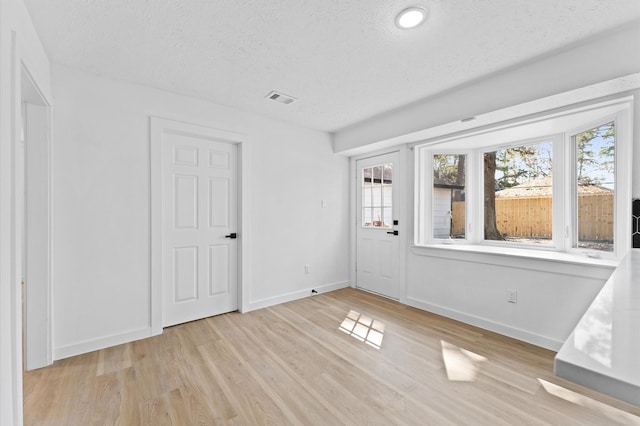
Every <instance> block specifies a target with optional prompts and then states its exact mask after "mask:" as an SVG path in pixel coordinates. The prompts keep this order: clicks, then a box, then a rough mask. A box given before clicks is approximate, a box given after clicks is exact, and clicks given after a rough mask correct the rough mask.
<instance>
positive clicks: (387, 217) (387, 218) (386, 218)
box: [382, 207, 393, 228]
mask: <svg viewBox="0 0 640 426" xmlns="http://www.w3.org/2000/svg"><path fill="white" fill-rule="evenodd" d="M382 226H384V227H385V228H391V227H392V226H393V209H392V208H391V207H385V208H384V209H383V210H382Z"/></svg>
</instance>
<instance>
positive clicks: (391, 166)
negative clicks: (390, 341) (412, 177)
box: [356, 152, 400, 299]
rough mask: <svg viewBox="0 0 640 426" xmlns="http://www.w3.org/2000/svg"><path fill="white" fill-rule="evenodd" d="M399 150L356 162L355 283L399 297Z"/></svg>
mask: <svg viewBox="0 0 640 426" xmlns="http://www.w3.org/2000/svg"><path fill="white" fill-rule="evenodd" d="M398 164H399V153H398V152H392V153H389V154H384V155H378V156H375V157H370V158H365V159H362V160H358V161H356V173H357V181H356V187H357V190H356V286H357V287H359V288H362V289H364V290H368V291H372V292H375V293H378V294H381V295H383V296H387V297H390V298H393V299H398V298H399V293H400V291H399V280H398V278H399V243H398V240H399V239H398V233H399V227H398V225H399V224H398V222H397V218H398V188H397V186H395V187H394V185H396V182H395V181H394V176H398V169H397V167H398Z"/></svg>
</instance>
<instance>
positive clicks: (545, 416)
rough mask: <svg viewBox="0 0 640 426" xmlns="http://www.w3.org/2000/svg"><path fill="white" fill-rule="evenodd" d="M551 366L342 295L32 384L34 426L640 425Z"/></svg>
mask: <svg viewBox="0 0 640 426" xmlns="http://www.w3.org/2000/svg"><path fill="white" fill-rule="evenodd" d="M353 318H355V320H354V319H353ZM553 356H554V353H553V352H552V351H548V350H546V349H542V348H539V347H535V346H532V345H528V344H526V343H523V342H519V341H516V340H513V339H510V338H508V337H505V336H501V335H498V334H495V333H491V332H488V331H486V330H482V329H479V328H477V327H473V326H469V325H466V324H463V323H460V322H457V321H453V320H450V319H447V318H443V317H440V316H438V315H435V314H431V313H428V312H424V311H421V310H419V309H415V308H412V307H410V306H406V305H402V304H399V303H397V302H394V301H392V300H389V299H385V298H381V297H379V296H376V295H373V294H370V293H366V292H362V291H359V290H355V289H343V290H338V291H334V292H330V293H325V294H321V295H317V296H314V297H312V298H306V299H301V300H297V301H294V302H289V303H285V304H281V305H277V306H272V307H269V308H265V309H261V310H257V311H253V312H249V313H246V314H239V313H237V312H234V313H230V314H225V315H220V316H216V317H211V318H206V319H203V320H200V321H194V322H190V323H186V324H181V325H178V326H174V327H170V328H167V329H165V330H164V332H163V334H162V335H160V336H154V337H152V338H149V339H144V340H140V341H136V342H131V343H128V344H125V345H120V346H116V347H113V348H108V349H104V350H101V351H96V352H93V353H90V354H85V355H80V356H77V357H72V358H68V359H64V360H61V361H57V362H56V363H54V365H52V366H50V367H46V368H43V369H40V370H36V371H30V372H26V373H25V374H24V413H25V424H26V425H83V426H84V425H227V424H228V425H262V424H273V425H287V424H295V425H301V424H304V425H340V424H345V425H364V424H367V425H390V424H408V425H413V424H415V425H467V424H474V425H513V424H535V425H573V424H575V425H618V424H620V425H623V424H624V425H627V424H638V425H640V407H636V406H634V405H631V404H628V403H625V402H622V401H619V400H617V399H615V398H611V397H608V396H606V395H603V394H600V393H598V392H595V391H593V390H590V389H587V388H584V387H582V386H579V385H577V384H575V383H571V382H569V381H567V380H564V379H560V378H558V377H556V376H555V375H554V374H553Z"/></svg>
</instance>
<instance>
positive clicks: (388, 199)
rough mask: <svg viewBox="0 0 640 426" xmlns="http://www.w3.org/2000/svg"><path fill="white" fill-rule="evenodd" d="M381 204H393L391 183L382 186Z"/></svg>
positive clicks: (387, 205)
mask: <svg viewBox="0 0 640 426" xmlns="http://www.w3.org/2000/svg"><path fill="white" fill-rule="evenodd" d="M382 205H383V206H384V207H390V206H392V205H393V188H392V187H391V185H384V186H383V187H382Z"/></svg>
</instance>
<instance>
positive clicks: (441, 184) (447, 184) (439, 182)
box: [433, 178, 464, 189]
mask: <svg viewBox="0 0 640 426" xmlns="http://www.w3.org/2000/svg"><path fill="white" fill-rule="evenodd" d="M433 187H434V188H450V189H464V184H462V185H460V184H457V183H455V182H451V181H449V180H446V179H443V178H435V179H433Z"/></svg>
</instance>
